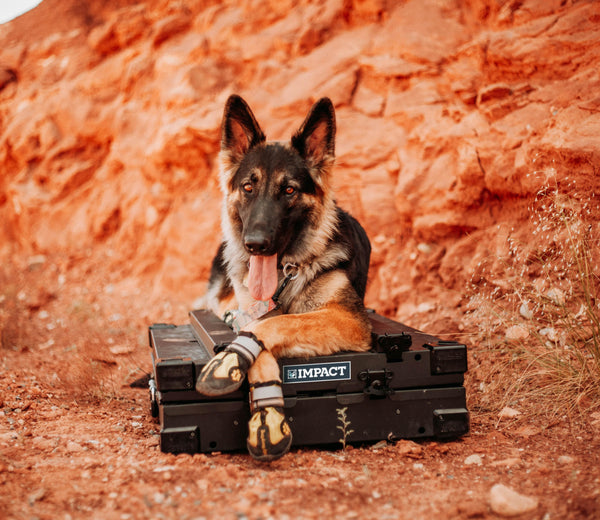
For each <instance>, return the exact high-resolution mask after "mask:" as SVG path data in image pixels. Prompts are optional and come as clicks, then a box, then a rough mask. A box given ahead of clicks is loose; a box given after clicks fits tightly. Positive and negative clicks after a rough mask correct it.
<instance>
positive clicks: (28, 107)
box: [0, 0, 600, 316]
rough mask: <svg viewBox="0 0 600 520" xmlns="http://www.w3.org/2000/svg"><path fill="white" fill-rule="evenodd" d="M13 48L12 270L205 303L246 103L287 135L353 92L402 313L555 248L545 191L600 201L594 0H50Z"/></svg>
mask: <svg viewBox="0 0 600 520" xmlns="http://www.w3.org/2000/svg"><path fill="white" fill-rule="evenodd" d="M0 49H2V50H1V51H0V122H1V123H0V219H1V226H0V255H1V257H2V258H3V259H4V260H3V261H4V262H6V261H7V260H9V259H10V258H15V257H19V256H25V255H33V254H40V253H41V254H46V255H50V256H57V255H58V256H64V257H66V258H71V259H73V261H78V262H86V261H89V259H90V258H95V259H96V262H98V261H99V260H101V261H102V264H103V266H104V267H103V268H104V269H106V270H107V272H112V273H115V272H116V273H118V274H119V276H120V277H121V278H123V279H125V278H129V279H130V280H131V279H133V280H136V281H137V282H136V283H139V284H142V283H145V284H150V286H151V287H152V288H153V291H154V294H158V293H159V292H160V291H168V292H170V293H171V294H174V293H178V294H179V296H181V297H182V298H188V299H189V300H190V301H191V300H192V299H193V298H194V297H195V296H197V295H198V294H199V293H200V291H201V290H202V283H203V282H204V281H205V279H206V277H207V273H208V269H209V265H210V261H211V258H212V254H213V252H214V250H215V248H216V246H217V244H218V242H219V240H220V234H219V232H218V227H219V224H218V220H219V207H220V201H221V200H220V194H219V193H218V186H217V180H216V171H215V165H214V162H215V156H216V153H217V149H218V133H219V123H220V118H221V114H222V108H223V104H224V101H225V99H226V98H227V96H228V95H229V94H230V93H232V92H237V93H239V94H241V95H243V96H244V97H245V98H246V99H247V100H248V102H249V103H250V105H251V106H252V107H253V110H254V111H255V114H256V115H257V118H258V119H259V121H260V122H261V125H262V126H263V128H264V129H265V131H266V132H267V135H268V137H269V138H273V139H282V138H287V137H288V136H289V135H290V133H291V132H292V131H293V130H295V129H296V127H297V126H298V125H299V124H300V122H301V121H302V119H303V117H304V115H305V113H306V110H307V109H308V108H309V106H310V105H311V103H313V102H314V101H315V100H316V99H318V98H319V97H321V96H330V97H331V98H332V100H333V101H334V104H335V105H336V110H337V118H338V140H337V169H336V181H335V184H336V190H337V193H338V202H339V203H340V205H342V206H343V207H345V208H346V209H348V210H350V211H351V212H352V213H354V214H355V215H356V216H357V217H358V218H359V219H360V220H361V221H362V222H363V224H364V225H365V227H366V229H367V232H368V233H369V235H370V237H371V240H372V242H373V247H374V254H373V262H372V273H371V284H370V287H369V291H368V296H367V300H368V304H369V305H372V306H375V307H377V308H379V309H381V310H384V311H387V312H390V313H392V314H394V313H397V314H398V315H400V316H406V315H407V314H411V313H413V312H415V311H416V310H419V308H420V309H421V310H422V309H424V308H425V309H427V308H430V307H431V306H432V305H442V306H445V307H448V308H453V307H456V306H458V305H460V304H461V302H462V301H463V289H464V286H465V284H466V283H467V282H468V281H469V280H470V279H471V277H472V276H473V272H474V271H475V270H476V268H477V265H478V263H479V262H480V260H481V259H482V258H484V257H485V256H487V255H489V254H490V251H499V250H504V249H503V248H505V247H506V238H507V236H513V237H516V238H519V239H521V240H525V241H527V240H536V238H535V237H533V236H532V233H531V231H532V229H531V227H532V224H530V222H529V215H528V208H529V206H530V203H531V201H532V200H533V199H534V198H535V197H536V194H537V193H538V192H539V190H540V189H543V188H544V187H547V186H561V187H562V188H564V190H567V191H569V190H570V192H572V195H573V196H574V197H586V196H590V195H591V196H593V195H594V194H595V193H598V192H599V191H600V190H599V182H598V171H599V168H600V149H599V143H600V140H599V137H598V136H599V135H600V97H599V95H600V75H599V73H598V70H599V69H600V4H599V3H598V2H594V1H576V0H572V1H560V0H545V1H540V0H523V1H513V0H511V1H505V2H501V1H499V0H442V1H439V0H438V1H436V0H406V1H391V0H371V1H368V0H365V1H361V0H333V1H320V0H316V1H309V0H301V1H295V0H294V1H292V0H283V1H282V0H277V1H275V0H272V1H269V0H262V1H259V0H240V1H225V2H217V1H211V0H205V1H202V0H197V1H188V2H185V1H184V2H170V1H166V0H163V1H159V0H157V1H146V2H134V1H127V0H112V1H107V2H89V3H85V2H83V3H82V2H79V1H74V0H44V1H43V3H42V4H41V5H40V6H38V7H37V8H36V9H34V10H33V11H31V12H29V13H27V14H26V15H24V16H22V17H20V18H18V19H16V20H14V21H12V22H10V23H8V24H5V25H3V26H0ZM573 182H575V183H576V184H575V185H576V189H575V188H573V186H574V185H573ZM592 211H593V212H594V213H593V215H592V217H591V219H590V221H591V225H592V226H596V227H595V228H594V230H593V232H594V233H597V232H598V228H597V220H598V216H600V211H599V210H598V208H597V203H596V206H592ZM500 228H502V229H507V230H509V231H507V233H508V235H506V234H503V235H499V233H498V230H499V229H500ZM146 286H148V285H146ZM442 294H443V297H442V296H440V295H442ZM420 304H425V307H422V306H421V307H419V305H420ZM428 305H429V307H428Z"/></svg>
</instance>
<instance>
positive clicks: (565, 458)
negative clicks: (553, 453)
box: [556, 455, 575, 466]
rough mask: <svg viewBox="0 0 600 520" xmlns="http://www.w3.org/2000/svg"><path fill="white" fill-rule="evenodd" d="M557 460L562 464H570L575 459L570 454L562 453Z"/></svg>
mask: <svg viewBox="0 0 600 520" xmlns="http://www.w3.org/2000/svg"><path fill="white" fill-rule="evenodd" d="M556 462H558V463H559V464H560V465H561V466H568V465H569V464H573V462H575V459H574V458H573V457H571V456H569V455H561V456H560V457H558V459H556Z"/></svg>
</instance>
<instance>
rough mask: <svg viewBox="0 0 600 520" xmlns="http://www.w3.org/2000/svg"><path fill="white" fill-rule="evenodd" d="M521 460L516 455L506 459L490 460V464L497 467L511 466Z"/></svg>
mask: <svg viewBox="0 0 600 520" xmlns="http://www.w3.org/2000/svg"><path fill="white" fill-rule="evenodd" d="M520 462H521V459H520V458H518V457H509V458H508V459H502V460H495V461H494V462H492V466H494V467H495V468H497V467H498V466H504V467H505V468H512V467H513V466H516V465H517V464H519V463H520Z"/></svg>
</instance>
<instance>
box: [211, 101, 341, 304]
mask: <svg viewBox="0 0 600 520" xmlns="http://www.w3.org/2000/svg"><path fill="white" fill-rule="evenodd" d="M334 157H335V112H334V108H333V104H332V103H331V101H330V100H329V99H328V98H323V99H321V100H319V101H318V102H317V103H315V104H314V106H313V107H312V108H311V110H310V111H309V113H308V115H307V117H306V119H305V120H304V122H303V123H302V125H301V126H300V129H299V130H298V131H297V132H296V133H295V134H294V135H293V137H292V138H291V140H290V142H289V143H278V142H267V140H266V138H265V134H264V133H263V131H262V130H261V128H260V126H259V124H258V122H257V121H256V119H255V117H254V114H253V113H252V111H251V110H250V107H249V106H248V105H247V104H246V102H245V101H244V100H243V99H242V98H241V97H239V96H236V95H233V96H231V97H230V98H229V99H228V101H227V104H226V105H225V111H224V115H223V123H222V127H221V154H220V161H221V171H220V183H221V188H222V190H223V192H224V194H225V198H226V207H225V211H226V215H225V217H226V219H227V223H226V227H227V228H228V230H227V231H226V234H230V235H233V237H229V238H234V239H235V240H237V241H238V243H239V244H240V245H242V246H243V248H244V249H245V251H246V253H247V254H248V255H250V264H251V265H250V271H251V275H252V270H253V265H252V264H253V263H254V264H257V267H256V269H262V270H269V271H271V270H272V269H273V263H275V267H276V266H277V258H279V260H281V258H282V257H283V256H288V257H289V256H290V255H291V256H293V253H294V249H295V248H296V249H297V248H298V247H301V244H302V242H303V235H306V233H308V232H309V230H310V229H311V228H313V229H314V228H316V227H317V226H322V225H323V222H322V215H323V212H324V211H323V210H324V208H325V207H327V208H328V209H329V208H330V205H331V203H332V201H333V198H332V195H331V193H330V192H331V190H330V172H331V169H332V166H333V162H334ZM267 261H268V262H269V263H267ZM258 264H260V265H258ZM267 265H268V266H269V267H267ZM266 292H269V291H268V290H267V291H265V292H263V293H261V294H257V296H264V294H265V293H266Z"/></svg>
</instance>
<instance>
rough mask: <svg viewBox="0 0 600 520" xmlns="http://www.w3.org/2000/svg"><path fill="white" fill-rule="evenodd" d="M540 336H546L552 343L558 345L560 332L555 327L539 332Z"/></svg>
mask: <svg viewBox="0 0 600 520" xmlns="http://www.w3.org/2000/svg"><path fill="white" fill-rule="evenodd" d="M538 333H539V335H540V336H546V337H547V338H548V339H549V340H550V341H552V343H556V342H557V341H558V339H559V337H558V332H557V331H556V329H555V328H554V327H545V328H543V329H540V330H539V331H538Z"/></svg>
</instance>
